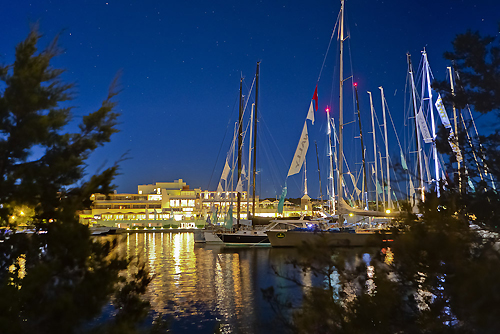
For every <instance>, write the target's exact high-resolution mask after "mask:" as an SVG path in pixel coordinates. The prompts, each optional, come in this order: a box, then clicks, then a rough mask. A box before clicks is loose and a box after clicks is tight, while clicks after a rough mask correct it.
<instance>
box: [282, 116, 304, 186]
mask: <svg viewBox="0 0 500 334" xmlns="http://www.w3.org/2000/svg"><path fill="white" fill-rule="evenodd" d="M308 148H309V136H308V135H307V122H304V129H303V130H302V134H301V135H300V140H299V145H298V146H297V150H295V154H294V155H293V160H292V164H291V166H290V169H289V170H288V175H287V177H288V176H291V175H294V174H297V173H298V172H299V171H300V168H301V167H302V164H303V163H304V159H305V158H306V152H307V149H308Z"/></svg>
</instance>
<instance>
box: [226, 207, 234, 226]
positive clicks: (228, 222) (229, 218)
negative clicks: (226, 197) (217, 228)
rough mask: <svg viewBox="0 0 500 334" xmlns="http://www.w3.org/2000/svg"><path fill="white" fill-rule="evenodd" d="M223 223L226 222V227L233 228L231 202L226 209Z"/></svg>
mask: <svg viewBox="0 0 500 334" xmlns="http://www.w3.org/2000/svg"><path fill="white" fill-rule="evenodd" d="M225 224H226V228H227V229H232V228H233V205H232V204H231V205H230V206H229V210H228V211H227V216H226V221H225Z"/></svg>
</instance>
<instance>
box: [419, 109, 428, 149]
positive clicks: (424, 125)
mask: <svg viewBox="0 0 500 334" xmlns="http://www.w3.org/2000/svg"><path fill="white" fill-rule="evenodd" d="M417 124H418V127H419V129H420V133H421V134H422V137H423V138H424V142H425V143H426V144H429V143H432V137H431V134H430V132H429V128H428V127H427V122H426V121H425V117H424V114H423V113H422V110H419V111H418V113H417Z"/></svg>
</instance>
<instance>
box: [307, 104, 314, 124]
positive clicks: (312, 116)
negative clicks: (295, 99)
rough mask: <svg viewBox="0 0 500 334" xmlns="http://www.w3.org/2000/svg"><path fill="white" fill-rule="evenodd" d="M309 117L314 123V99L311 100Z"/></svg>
mask: <svg viewBox="0 0 500 334" xmlns="http://www.w3.org/2000/svg"><path fill="white" fill-rule="evenodd" d="M307 119H308V120H310V121H311V122H312V124H313V125H314V107H313V100H311V105H310V106H309V111H308V112H307Z"/></svg>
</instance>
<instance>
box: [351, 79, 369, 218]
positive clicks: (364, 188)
mask: <svg viewBox="0 0 500 334" xmlns="http://www.w3.org/2000/svg"><path fill="white" fill-rule="evenodd" d="M354 90H355V91H356V105H357V108H358V122H359V139H360V141H361V157H362V159H363V186H362V187H361V191H362V197H361V198H362V199H363V205H364V206H365V209H366V210H368V182H367V181H366V160H365V145H364V144H363V131H361V113H360V112H359V98H358V85H357V84H354Z"/></svg>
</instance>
